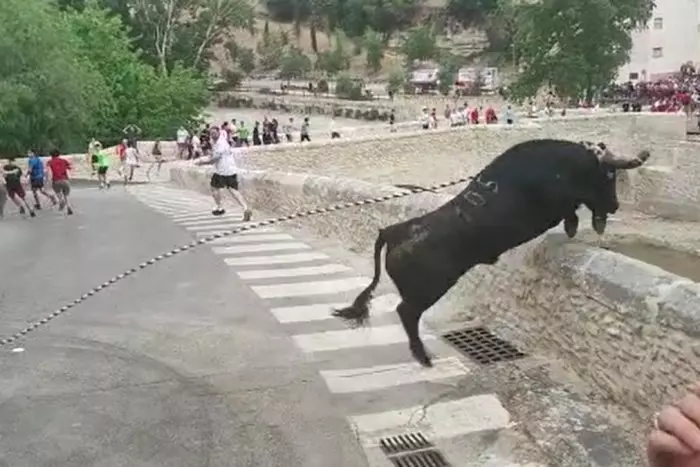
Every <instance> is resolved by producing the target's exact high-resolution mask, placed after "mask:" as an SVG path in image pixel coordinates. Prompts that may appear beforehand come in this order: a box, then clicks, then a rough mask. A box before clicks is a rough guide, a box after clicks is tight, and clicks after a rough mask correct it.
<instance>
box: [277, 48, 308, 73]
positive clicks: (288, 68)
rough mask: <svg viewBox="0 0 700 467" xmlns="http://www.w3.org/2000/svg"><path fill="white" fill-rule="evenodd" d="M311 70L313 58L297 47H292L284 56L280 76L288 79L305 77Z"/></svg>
mask: <svg viewBox="0 0 700 467" xmlns="http://www.w3.org/2000/svg"><path fill="white" fill-rule="evenodd" d="M309 71H311V60H310V59H309V57H307V56H306V55H304V53H303V52H302V51H301V50H300V49H298V48H296V47H290V48H289V49H288V50H287V52H286V53H285V54H284V56H283V57H282V62H281V64H280V78H282V79H286V80H292V79H298V78H302V77H304V75H306V73H308V72H309Z"/></svg>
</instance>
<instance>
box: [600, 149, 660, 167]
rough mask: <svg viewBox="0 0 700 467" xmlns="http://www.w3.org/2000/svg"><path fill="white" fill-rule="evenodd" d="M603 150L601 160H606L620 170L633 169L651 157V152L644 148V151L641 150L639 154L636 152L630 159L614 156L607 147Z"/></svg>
mask: <svg viewBox="0 0 700 467" xmlns="http://www.w3.org/2000/svg"><path fill="white" fill-rule="evenodd" d="M604 152H605V153H604V154H603V157H601V158H600V160H601V162H606V163H607V164H610V165H612V166H613V167H615V168H616V169H621V170H627V169H635V168H637V167H639V166H640V165H642V164H644V163H645V162H646V161H647V159H649V157H651V154H650V153H649V151H647V150H646V149H645V150H644V151H641V152H640V153H639V154H637V156H636V157H634V158H632V159H626V158H624V157H619V156H616V155H615V154H613V153H612V152H611V151H610V150H609V149H606V150H605V151H604Z"/></svg>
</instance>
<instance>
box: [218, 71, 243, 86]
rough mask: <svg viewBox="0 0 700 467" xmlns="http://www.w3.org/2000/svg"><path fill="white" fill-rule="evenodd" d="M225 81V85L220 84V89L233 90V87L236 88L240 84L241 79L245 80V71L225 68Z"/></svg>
mask: <svg viewBox="0 0 700 467" xmlns="http://www.w3.org/2000/svg"><path fill="white" fill-rule="evenodd" d="M223 74H224V76H223V78H224V83H223V86H220V87H219V89H220V90H222V91H223V90H226V91H228V90H231V89H236V88H237V87H238V86H239V85H240V84H241V81H243V73H242V72H241V71H239V70H234V69H228V70H224V73H223Z"/></svg>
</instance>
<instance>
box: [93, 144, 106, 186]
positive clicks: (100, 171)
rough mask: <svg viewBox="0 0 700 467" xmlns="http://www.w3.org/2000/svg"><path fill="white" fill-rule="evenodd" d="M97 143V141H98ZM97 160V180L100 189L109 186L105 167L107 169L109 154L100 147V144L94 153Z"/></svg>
mask: <svg viewBox="0 0 700 467" xmlns="http://www.w3.org/2000/svg"><path fill="white" fill-rule="evenodd" d="M98 144H99V143H98ZM95 156H96V159H97V162H96V164H95V165H96V166H97V180H98V181H99V182H100V190H101V189H103V188H105V187H107V188H109V187H110V183H109V180H107V169H109V156H108V155H107V153H106V152H105V150H104V149H102V145H101V144H99V145H98V147H97V152H96V154H95Z"/></svg>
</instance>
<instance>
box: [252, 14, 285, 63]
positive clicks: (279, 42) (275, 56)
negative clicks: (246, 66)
mask: <svg viewBox="0 0 700 467" xmlns="http://www.w3.org/2000/svg"><path fill="white" fill-rule="evenodd" d="M265 24H267V23H265ZM285 37H287V36H286V35H285V33H284V32H283V31H281V32H280V34H278V35H272V34H269V31H268V34H267V35H265V34H264V33H263V40H262V41H261V42H258V46H257V52H258V58H259V64H260V67H261V68H262V69H263V70H265V71H269V70H274V69H276V68H279V67H280V66H282V58H283V57H284V51H285V50H286V48H287V47H288V46H287V44H286V43H285Z"/></svg>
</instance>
